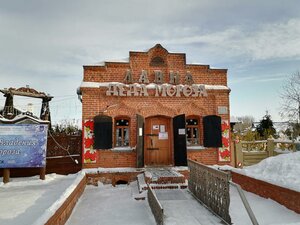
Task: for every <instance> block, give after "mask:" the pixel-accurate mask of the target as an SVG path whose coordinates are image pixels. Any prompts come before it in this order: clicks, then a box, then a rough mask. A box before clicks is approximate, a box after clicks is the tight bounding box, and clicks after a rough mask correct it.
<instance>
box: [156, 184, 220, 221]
mask: <svg viewBox="0 0 300 225" xmlns="http://www.w3.org/2000/svg"><path fill="white" fill-rule="evenodd" d="M155 193H156V196H157V198H158V199H159V201H160V203H161V204H162V206H163V208H164V213H165V215H166V217H165V224H166V225H171V224H172V225H181V224H185V225H219V224H223V223H221V221H220V219H219V218H217V217H215V216H214V215H213V214H212V213H211V212H209V211H208V210H207V209H206V208H204V207H203V206H202V205H200V204H199V202H198V201H197V200H195V199H194V197H193V196H191V195H190V193H189V192H188V191H187V190H186V189H183V190H181V189H171V190H168V189H165V190H164V189H161V190H155Z"/></svg>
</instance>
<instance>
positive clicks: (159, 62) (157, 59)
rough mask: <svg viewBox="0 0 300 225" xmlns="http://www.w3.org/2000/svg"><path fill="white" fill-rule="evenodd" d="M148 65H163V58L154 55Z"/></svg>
mask: <svg viewBox="0 0 300 225" xmlns="http://www.w3.org/2000/svg"><path fill="white" fill-rule="evenodd" d="M150 66H165V61H164V60H163V58H161V57H159V56H156V57H154V58H152V59H151V62H150Z"/></svg>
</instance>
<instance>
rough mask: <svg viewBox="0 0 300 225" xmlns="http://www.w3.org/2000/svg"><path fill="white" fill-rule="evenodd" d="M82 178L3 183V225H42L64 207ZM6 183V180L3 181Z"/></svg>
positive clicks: (52, 177)
mask: <svg viewBox="0 0 300 225" xmlns="http://www.w3.org/2000/svg"><path fill="white" fill-rule="evenodd" d="M81 176H82V174H74V175H68V176H63V175H57V174H49V175H46V179H45V180H40V179H39V176H34V177H25V178H11V179H10V182H9V183H7V184H3V182H0V199H1V201H0V224H3V225H4V224H5V225H32V224H36V225H40V224H44V222H45V221H47V219H48V218H49V216H51V215H52V213H53V212H55V211H56V209H57V208H58V207H59V206H60V204H61V203H62V202H63V201H64V199H65V198H66V196H67V195H68V194H69V192H70V191H72V190H71V189H73V188H74V187H76V185H77V184H76V183H77V182H76V180H78V178H80V177H81ZM1 180H2V179H1Z"/></svg>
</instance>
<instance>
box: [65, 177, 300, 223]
mask: <svg viewBox="0 0 300 225" xmlns="http://www.w3.org/2000/svg"><path fill="white" fill-rule="evenodd" d="M136 190H137V186H136V182H134V183H131V184H130V185H128V186H127V185H122V186H117V187H112V186H111V185H101V186H100V187H94V186H87V188H86V190H85V191H84V193H83V195H82V197H81V199H80V200H79V202H78V203H77V205H76V207H75V209H74V211H73V213H72V215H71V217H70V219H69V220H68V222H67V225H85V224H89V225H97V224H101V225H111V224H122V225H127V224H128V225H131V224H153V225H154V224H155V221H154V217H153V215H152V213H151V209H150V208H149V206H148V203H147V200H144V201H143V200H139V201H136V200H134V198H133V197H134V195H135V192H136ZM155 193H156V195H157V197H158V199H159V201H160V202H161V204H162V206H163V208H164V213H165V224H166V225H182V224H185V225H219V224H222V223H221V222H220V219H219V218H217V217H216V216H214V215H213V214H212V213H211V212H210V211H208V210H207V209H206V208H204V207H203V206H202V205H201V204H200V203H199V202H198V201H196V200H195V199H194V198H193V196H192V195H190V193H189V191H188V190H180V189H179V190H178V189H161V190H155ZM245 194H246V197H247V199H248V201H249V204H250V206H251V208H252V210H253V211H254V214H255V215H256V217H257V220H258V222H259V224H260V225H300V215H299V214H297V213H295V212H293V211H291V210H289V209H287V208H285V207H284V206H282V205H280V204H278V203H277V202H275V201H272V200H269V199H265V198H261V197H259V196H257V195H254V194H252V193H248V192H245ZM230 198H231V203H230V215H231V219H232V222H233V224H234V225H252V223H251V221H250V218H249V216H248V214H247V212H246V210H245V208H244V206H243V204H242V202H241V199H240V197H239V195H238V192H237V190H236V189H235V187H233V186H230Z"/></svg>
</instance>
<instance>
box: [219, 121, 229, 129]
mask: <svg viewBox="0 0 300 225" xmlns="http://www.w3.org/2000/svg"><path fill="white" fill-rule="evenodd" d="M221 126H222V128H221V129H222V131H224V130H229V124H228V123H225V122H223V123H222V125H221Z"/></svg>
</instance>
